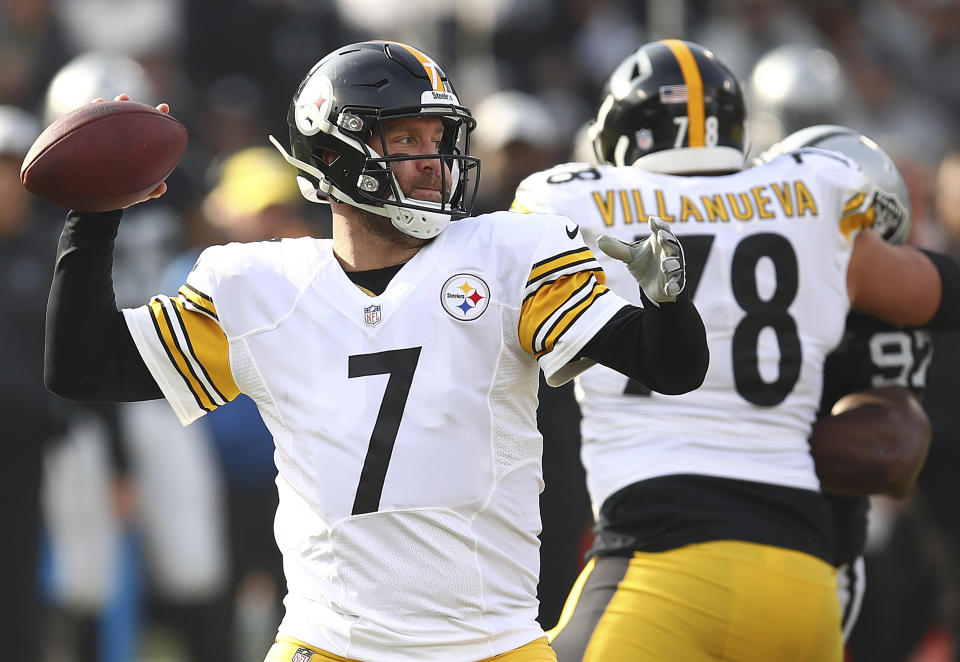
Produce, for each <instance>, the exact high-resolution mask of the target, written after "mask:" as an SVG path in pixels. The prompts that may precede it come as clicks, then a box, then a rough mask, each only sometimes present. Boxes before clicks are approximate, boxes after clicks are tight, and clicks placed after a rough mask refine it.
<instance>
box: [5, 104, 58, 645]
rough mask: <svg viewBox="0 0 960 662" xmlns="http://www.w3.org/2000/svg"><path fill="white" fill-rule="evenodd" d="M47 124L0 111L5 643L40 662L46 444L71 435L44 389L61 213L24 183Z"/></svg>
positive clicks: (14, 109)
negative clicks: (28, 160)
mask: <svg viewBox="0 0 960 662" xmlns="http://www.w3.org/2000/svg"><path fill="white" fill-rule="evenodd" d="M39 133H40V125H39V123H38V122H37V120H36V119H35V118H34V117H33V116H32V115H31V114H29V113H28V112H27V111H25V110H23V109H21V108H17V107H14V106H0V200H2V201H3V203H2V204H0V287H2V288H3V291H4V293H5V297H6V303H7V307H6V310H5V311H4V313H3V315H2V316H0V343H2V346H3V347H4V348H5V351H4V361H3V368H2V369H0V429H2V430H3V459H2V461H0V530H2V531H3V535H4V536H5V538H6V539H5V542H4V550H5V553H4V555H3V557H4V560H3V563H0V587H3V588H2V597H0V641H2V642H3V649H4V656H5V657H6V656H9V657H10V659H16V660H36V659H38V658H39V644H40V618H41V612H40V598H39V594H38V566H37V561H38V554H39V553H38V545H37V543H38V541H39V538H40V521H41V516H40V476H41V462H42V460H41V458H42V453H43V449H44V446H45V445H47V444H48V442H50V441H52V440H53V439H54V438H55V437H57V436H59V435H61V434H62V433H63V432H64V431H65V430H66V411H65V408H64V407H62V406H61V405H62V403H61V401H60V400H59V399H56V398H54V396H52V395H51V394H50V393H49V392H48V391H47V390H46V388H44V386H43V377H42V375H43V325H44V315H45V313H44V308H45V305H46V304H45V302H46V300H47V291H48V290H49V287H50V274H51V273H52V271H53V258H54V255H53V252H52V251H51V250H50V248H51V246H53V242H54V238H55V237H56V232H57V228H58V225H57V223H56V221H55V220H54V219H55V218H57V217H58V216H59V213H57V212H56V210H54V209H52V208H48V207H46V206H45V205H43V203H40V202H38V201H36V199H34V198H33V197H32V196H31V195H30V194H29V193H28V192H27V191H26V189H24V188H23V186H22V185H21V184H20V163H21V161H22V160H23V157H24V156H25V155H26V153H27V150H28V149H29V148H30V145H31V144H32V143H33V140H34V139H35V138H36V137H37V135H39Z"/></svg>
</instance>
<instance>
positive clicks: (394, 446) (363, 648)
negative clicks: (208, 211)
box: [124, 212, 627, 661]
mask: <svg viewBox="0 0 960 662" xmlns="http://www.w3.org/2000/svg"><path fill="white" fill-rule="evenodd" d="M604 281H605V276H604V274H603V272H602V270H601V269H600V267H599V264H598V263H597V261H596V260H595V259H594V257H593V254H592V253H591V251H590V250H589V249H588V248H587V247H586V245H585V244H584V243H583V240H582V239H581V237H580V236H579V235H578V234H577V233H576V231H575V229H574V227H573V224H572V223H570V222H569V221H568V220H567V219H564V218H559V217H556V216H547V215H543V216H540V215H538V216H536V217H534V218H530V217H527V216H523V215H519V214H515V213H511V212H499V213H496V214H490V215H486V216H482V217H477V218H469V219H464V220H461V221H458V222H456V223H453V224H451V226H450V227H449V229H447V230H446V231H445V232H444V233H443V234H441V235H440V236H439V237H438V238H437V239H436V240H435V241H433V242H432V243H430V244H428V245H427V246H425V247H424V248H423V249H422V250H420V251H419V252H418V253H417V254H416V256H415V257H413V259H411V260H410V261H409V262H407V263H406V264H405V265H404V266H403V267H402V268H401V269H400V271H399V273H398V274H397V275H396V276H395V277H394V278H393V279H392V280H391V282H390V284H389V286H388V287H387V288H386V290H385V291H384V292H383V293H382V294H381V295H379V296H370V293H369V292H366V291H364V290H361V289H360V288H359V287H357V286H356V285H355V284H353V283H352V282H351V281H350V279H349V278H348V277H347V276H346V274H345V273H344V271H343V269H342V268H341V267H340V264H339V263H338V262H337V259H336V257H335V256H334V254H333V249H332V242H331V241H330V240H320V239H312V238H303V239H285V240H282V241H275V242H261V243H252V244H229V245H226V246H217V247H213V248H209V249H207V250H206V251H204V253H203V254H202V255H201V256H200V258H199V260H198V261H197V264H196V266H195V267H194V270H193V271H192V272H191V274H190V276H189V277H188V278H187V283H186V285H184V286H183V287H182V288H181V289H180V293H179V296H178V297H176V298H172V297H166V296H158V297H156V298H154V299H153V301H152V302H151V303H150V304H149V305H147V306H144V307H141V308H138V309H135V310H126V311H124V314H125V315H126V319H127V323H128V325H129V327H130V329H131V332H132V334H133V337H134V339H135V341H136V343H137V346H138V348H139V349H140V352H141V354H142V355H143V357H144V359H145V361H146V363H147V365H148V366H149V368H150V370H151V372H152V374H153V376H154V377H155V379H156V381H157V383H158V384H159V385H160V387H161V389H162V390H163V393H164V395H165V396H166V398H167V399H168V400H169V401H170V403H171V404H172V405H173V408H174V410H175V411H176V412H177V414H178V415H179V417H180V419H181V421H183V422H184V423H187V422H189V421H191V420H193V419H195V418H196V417H198V416H200V415H202V414H203V413H205V412H206V411H208V410H212V409H213V408H215V407H217V406H218V405H220V404H223V403H224V402H226V401H227V400H230V399H232V398H233V397H235V396H236V394H237V393H238V392H243V393H246V394H247V395H249V396H250V397H251V398H252V399H253V400H254V401H255V402H256V403H257V406H258V407H259V409H260V413H261V415H262V416H263V419H264V421H265V422H266V424H267V427H268V428H269V429H270V431H271V433H272V434H273V437H274V440H275V444H276V452H275V460H276V464H277V467H278V469H279V476H278V478H277V485H278V488H279V492H280V506H279V510H278V512H277V518H276V527H275V529H276V536H277V541H278V544H279V546H280V549H281V551H282V552H283V557H284V569H285V572H286V576H287V582H288V594H287V597H286V599H285V606H286V615H285V617H284V619H283V623H282V625H281V626H280V630H281V632H283V633H284V634H286V635H289V636H291V637H294V638H296V639H299V640H301V641H305V642H308V643H310V644H312V645H314V646H317V647H319V648H322V649H324V650H327V651H329V652H332V653H335V654H337V655H341V656H344V657H348V658H351V659H354V658H355V659H374V660H444V661H451V660H477V659H482V658H486V657H492V656H494V655H497V654H500V653H503V652H505V651H508V650H511V649H513V648H516V647H518V646H521V645H523V644H525V643H527V642H529V641H532V640H534V639H536V638H538V637H541V636H543V631H542V630H541V628H540V627H539V625H538V624H537V622H536V620H535V619H536V616H537V600H536V589H537V576H538V572H539V542H538V540H537V534H538V533H539V531H540V513H539V501H538V495H539V493H540V491H541V490H542V487H543V481H542V472H541V464H540V460H541V451H542V439H541V437H540V434H539V433H538V431H537V428H536V408H537V384H538V368H539V369H543V371H544V373H545V375H546V376H547V378H548V380H549V381H550V382H551V383H554V384H560V383H563V382H564V381H566V380H568V379H570V378H572V377H573V376H574V375H575V374H576V373H577V372H578V371H580V370H582V369H584V368H586V367H588V366H589V365H591V363H590V362H589V361H585V360H580V361H574V362H571V359H573V358H574V357H575V355H576V354H577V353H578V352H579V351H580V349H581V348H582V347H583V346H584V344H585V343H586V342H587V341H588V340H589V339H590V338H592V337H593V335H594V334H595V333H596V332H597V331H598V330H599V329H600V328H601V327H602V326H603V325H604V324H605V323H606V322H607V321H608V320H609V319H610V318H611V317H612V316H613V315H614V314H615V313H616V312H617V311H618V310H619V309H620V308H622V307H623V306H624V305H627V302H626V301H624V300H623V299H621V298H620V297H619V296H617V295H616V294H614V293H612V292H611V291H609V290H607V288H606V287H605V286H604Z"/></svg>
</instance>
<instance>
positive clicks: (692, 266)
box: [624, 232, 803, 407]
mask: <svg viewBox="0 0 960 662" xmlns="http://www.w3.org/2000/svg"><path fill="white" fill-rule="evenodd" d="M715 238H716V237H715V236H714V235H696V234H694V235H689V234H688V235H681V236H678V239H679V240H680V243H681V244H683V252H684V256H685V257H686V269H687V292H689V294H690V297H691V298H693V297H694V296H696V293H697V288H698V287H699V285H700V277H701V276H702V275H703V270H704V268H705V267H706V265H707V260H708V259H709V257H710V249H711V248H712V246H713V241H714V239H715ZM636 239H637V240H640V239H643V236H638V237H637V238H636ZM764 258H766V259H768V260H769V261H770V262H771V263H772V265H773V270H774V274H775V276H776V286H775V289H774V291H773V294H772V295H770V296H769V297H768V298H763V297H761V295H760V291H759V289H758V285H757V265H758V264H759V263H760V260H762V259H764ZM730 269H731V273H730V284H731V287H732V289H733V297H734V299H736V301H737V305H738V306H740V308H741V309H742V310H743V311H744V313H746V314H745V315H744V316H743V319H741V320H740V323H739V324H737V328H736V329H735V330H734V332H733V347H732V351H733V381H734V386H735V388H736V390H737V393H738V394H739V395H740V396H741V397H742V398H743V399H744V400H746V401H748V402H751V403H753V404H755V405H757V406H758V407H773V406H775V405H778V404H780V403H781V402H783V401H784V399H786V397H787V395H789V394H790V391H792V390H793V388H794V386H796V385H797V381H798V380H799V379H800V366H801V364H802V362H803V351H802V348H801V346H800V337H799V334H798V333H797V323H796V320H794V319H793V317H792V316H791V315H790V313H789V310H788V309H789V307H790V304H792V303H793V300H794V299H795V298H796V296H797V291H798V289H799V279H800V276H799V269H798V266H797V254H796V252H794V250H793V246H792V245H791V244H790V242H789V241H788V240H787V239H786V238H785V237H783V236H781V235H778V234H773V233H770V232H763V233H759V234H755V235H750V236H749V237H746V238H745V239H744V240H743V241H741V242H740V243H739V244H738V245H737V247H736V249H735V250H734V251H733V259H732V264H731V267H730ZM764 329H771V330H772V331H773V333H774V334H775V335H776V338H777V344H778V346H779V348H780V361H779V365H778V374H777V377H776V379H774V380H773V381H770V382H768V381H765V380H764V379H763V376H762V375H761V374H760V356H759V349H758V346H759V343H760V334H761V332H762V331H763V330H764ZM624 394H627V395H649V394H650V390H649V389H647V388H645V387H644V386H643V385H642V384H639V383H637V382H635V381H633V380H630V381H629V382H628V383H627V387H626V389H625V390H624Z"/></svg>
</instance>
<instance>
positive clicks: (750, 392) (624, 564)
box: [513, 40, 960, 662]
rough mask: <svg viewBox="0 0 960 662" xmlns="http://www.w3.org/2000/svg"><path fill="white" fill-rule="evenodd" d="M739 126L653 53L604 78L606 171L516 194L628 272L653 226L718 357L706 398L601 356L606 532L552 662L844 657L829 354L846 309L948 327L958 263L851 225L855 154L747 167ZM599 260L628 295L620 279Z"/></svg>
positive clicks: (592, 403) (593, 384)
mask: <svg viewBox="0 0 960 662" xmlns="http://www.w3.org/2000/svg"><path fill="white" fill-rule="evenodd" d="M745 115H746V114H745V109H744V103H743V98H742V93H741V86H740V83H739V81H737V79H736V78H735V77H734V76H733V75H732V74H731V73H730V71H729V69H727V67H726V66H724V65H723V63H721V62H720V61H719V60H718V59H717V57H716V55H714V54H713V53H712V52H711V51H709V50H707V49H706V48H704V47H702V46H700V45H697V44H693V43H689V42H684V41H680V40H663V41H657V42H652V43H649V44H646V45H644V46H642V47H641V48H639V49H638V50H637V51H636V52H635V53H633V54H631V55H630V56H629V57H627V58H626V59H625V60H624V61H623V62H622V63H621V64H620V65H619V66H618V67H617V68H616V69H615V70H614V72H613V73H612V74H611V76H610V77H609V79H608V82H607V84H606V88H605V92H604V96H603V100H602V103H601V104H600V106H599V109H598V112H597V116H596V122H595V124H594V125H593V128H592V135H593V142H594V146H595V149H596V153H597V159H598V161H599V164H590V163H572V164H565V165H561V166H557V167H555V168H553V169H550V170H548V171H545V172H542V173H537V174H534V175H532V176H530V177H529V178H528V179H527V180H526V181H525V182H523V183H522V184H521V185H520V187H519V189H518V191H517V197H516V201H515V204H514V207H513V208H514V209H515V210H517V211H533V212H549V211H553V212H562V213H564V214H566V215H568V216H569V217H570V218H571V219H573V221H574V222H576V223H577V224H578V225H579V226H580V230H581V232H582V234H583V236H584V238H585V240H586V241H587V244H588V245H590V246H593V245H599V246H601V247H602V248H603V249H604V252H606V253H614V252H615V251H614V250H613V249H612V248H608V245H609V244H612V243H613V242H619V243H618V245H619V247H620V250H621V251H622V253H623V256H624V257H626V256H629V257H630V259H631V262H630V264H631V265H632V266H634V267H642V265H643V264H644V263H645V261H646V260H648V259H649V258H650V256H648V255H647V253H648V251H649V246H650V244H651V240H650V239H647V238H646V237H647V234H648V232H647V230H646V227H645V224H644V222H643V221H644V219H645V218H646V217H647V216H648V215H651V214H655V215H657V216H659V217H661V218H662V219H663V220H664V221H666V223H667V224H668V227H669V228H670V230H671V231H672V233H673V234H674V235H675V236H676V237H677V238H679V239H680V242H681V245H682V247H683V252H684V254H685V261H686V284H685V291H686V292H688V294H689V296H691V297H692V298H693V300H694V302H695V303H696V304H697V306H698V309H699V310H700V312H701V314H702V316H703V319H704V322H705V324H706V325H707V338H708V344H709V345H710V357H711V361H710V367H709V370H708V372H707V376H706V379H705V381H704V384H703V386H702V387H701V388H700V389H698V390H696V391H695V392H692V393H687V394H684V395H676V396H664V395H661V394H658V393H653V392H651V391H650V390H649V389H647V388H645V387H643V386H642V385H640V384H637V383H635V382H633V381H630V380H626V379H623V377H622V376H621V375H619V374H617V373H615V372H613V371H610V370H608V369H606V368H604V367H602V366H598V367H596V368H593V369H591V370H588V371H586V372H584V373H583V374H582V375H580V377H579V384H578V385H579V387H580V388H579V392H580V396H581V409H582V413H583V422H582V451H581V456H582V459H583V462H584V466H585V468H586V472H587V482H588V488H589V491H590V495H591V500H592V503H593V508H594V514H595V517H596V519H597V537H596V541H595V544H594V547H593V549H592V550H591V553H590V559H589V561H588V563H587V565H586V567H585V568H584V571H583V573H582V574H581V576H580V578H579V579H578V581H577V583H576V584H575V585H574V587H573V589H572V591H571V593H570V596H569V598H568V601H567V605H566V606H565V608H564V612H563V614H562V616H561V618H560V622H559V623H558V625H557V627H556V628H554V629H553V630H552V631H551V632H550V633H549V634H550V638H551V642H552V644H553V645H554V647H555V649H556V650H557V654H558V658H559V659H560V660H561V661H562V662H572V661H573V660H578V661H579V660H603V661H604V662H610V661H613V662H616V661H619V660H630V661H637V660H685V661H695V662H696V661H700V660H703V661H707V660H716V659H731V660H738V661H739V662H745V661H746V662H750V661H753V660H756V661H761V660H765V661H766V660H778V661H782V662H786V661H798V662H799V661H806V660H809V661H811V662H812V661H817V662H830V661H833V662H838V661H839V660H841V658H842V654H843V651H842V648H843V645H842V637H841V628H840V622H841V618H840V610H839V606H838V601H837V595H836V578H835V574H836V573H835V569H834V567H833V565H832V563H833V543H832V529H831V526H830V507H829V504H828V502H827V501H826V499H825V497H824V495H823V493H822V492H821V489H820V481H819V479H818V477H817V474H816V471H815V467H814V461H813V459H812V457H811V453H810V445H809V437H810V435H811V428H812V425H813V423H814V420H815V417H816V414H817V410H818V408H819V404H820V395H821V387H822V379H823V364H824V360H825V358H826V356H827V354H828V353H829V352H830V351H831V350H832V349H833V348H834V347H835V346H836V345H837V344H838V343H839V342H840V339H841V336H842V334H843V330H844V323H845V320H846V317H847V313H848V312H849V310H850V309H851V308H853V309H854V310H856V311H859V312H862V313H865V314H870V315H873V316H875V317H878V318H880V319H884V320H886V321H889V322H892V323H896V324H903V325H922V324H932V325H935V326H954V325H956V324H957V323H958V321H960V301H958V298H960V289H958V288H960V269H958V267H957V265H956V264H955V263H953V262H952V261H949V260H946V259H944V258H942V257H941V256H932V257H931V256H927V255H924V254H923V253H921V252H919V251H916V250H913V249H910V248H906V247H903V246H895V245H893V244H890V243H886V242H884V241H883V239H882V238H881V237H880V236H879V234H878V233H876V232H863V231H862V230H863V229H865V228H868V227H870V226H871V225H872V224H873V223H874V221H875V218H874V215H875V211H874V191H873V190H872V189H871V188H870V183H869V182H868V181H867V180H866V179H865V177H864V175H863V172H862V171H861V170H860V168H859V167H858V166H857V165H856V163H854V162H853V161H851V160H850V159H848V158H847V157H845V156H843V155H841V154H837V153H833V152H827V151H823V150H811V152H810V153H802V154H789V155H785V156H780V157H778V158H776V159H773V160H772V161H771V162H770V163H768V164H765V165H763V166H762V167H757V168H749V169H744V154H745V152H746V145H745V143H746V130H745V125H744V122H745V119H746V117H745ZM600 233H604V234H606V235H609V236H607V237H606V238H603V239H598V237H597V235H598V234H600ZM598 258H599V259H601V260H602V262H603V264H604V266H605V268H607V270H608V276H609V283H610V287H611V289H613V290H616V291H618V292H620V293H622V294H624V295H625V296H627V297H630V296H633V295H632V294H631V292H630V291H629V290H630V287H629V284H630V283H632V282H633V279H632V278H631V277H630V276H631V270H630V269H624V268H623V267H622V265H618V264H617V263H616V262H614V261H612V260H608V259H607V258H606V257H605V256H603V255H602V254H598ZM633 275H634V276H636V273H634V274H633Z"/></svg>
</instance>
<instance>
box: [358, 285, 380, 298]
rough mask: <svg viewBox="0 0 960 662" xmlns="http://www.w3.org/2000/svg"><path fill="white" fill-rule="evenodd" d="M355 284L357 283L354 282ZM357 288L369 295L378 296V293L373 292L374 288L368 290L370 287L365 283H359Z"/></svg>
mask: <svg viewBox="0 0 960 662" xmlns="http://www.w3.org/2000/svg"><path fill="white" fill-rule="evenodd" d="M354 285H357V284H356V283H354ZM357 289H358V290H360V291H361V292H363V293H364V294H366V295H367V296H368V297H375V296H377V295H376V294H374V293H373V290H368V289H367V288H365V287H364V286H363V285H357Z"/></svg>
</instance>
